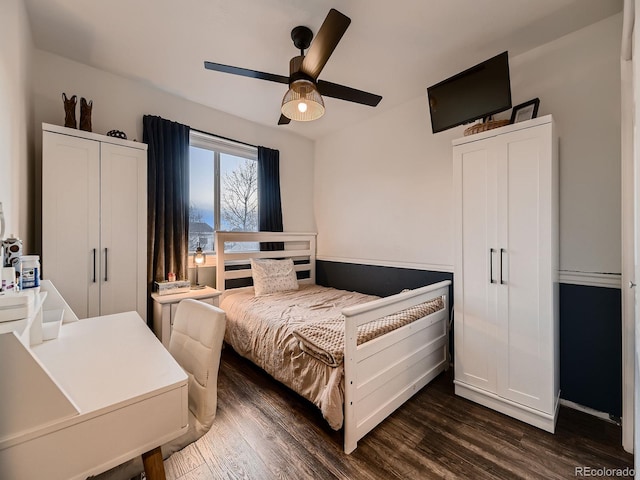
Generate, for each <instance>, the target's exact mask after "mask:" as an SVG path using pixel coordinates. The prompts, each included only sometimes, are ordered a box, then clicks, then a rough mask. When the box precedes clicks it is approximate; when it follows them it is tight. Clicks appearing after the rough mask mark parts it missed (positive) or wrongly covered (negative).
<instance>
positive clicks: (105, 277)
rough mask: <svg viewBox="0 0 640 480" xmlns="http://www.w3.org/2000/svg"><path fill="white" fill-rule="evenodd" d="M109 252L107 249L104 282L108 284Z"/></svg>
mask: <svg viewBox="0 0 640 480" xmlns="http://www.w3.org/2000/svg"><path fill="white" fill-rule="evenodd" d="M108 254H109V251H108V250H107V248H106V247H105V249H104V281H105V282H106V281H107V280H109V276H108V275H107V272H108V265H109V257H108Z"/></svg>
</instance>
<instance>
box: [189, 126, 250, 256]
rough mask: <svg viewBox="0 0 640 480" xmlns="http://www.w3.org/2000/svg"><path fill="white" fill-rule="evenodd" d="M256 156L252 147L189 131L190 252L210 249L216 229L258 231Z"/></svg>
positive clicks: (212, 248)
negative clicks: (198, 247)
mask: <svg viewBox="0 0 640 480" xmlns="http://www.w3.org/2000/svg"><path fill="white" fill-rule="evenodd" d="M257 156H258V149H257V148H255V147H251V146H248V145H243V144H240V143H236V142H233V141H230V140H226V139H223V138H220V137H215V136H212V135H208V134H205V133H200V132H196V131H193V130H192V131H191V134H190V147H189V251H190V252H193V251H195V249H196V247H197V246H198V245H200V247H201V248H202V250H204V251H205V252H213V250H214V232H215V231H217V230H229V231H234V230H235V231H257V230H258V162H257ZM255 247H256V248H257V245H256V246H255ZM227 248H229V246H227Z"/></svg>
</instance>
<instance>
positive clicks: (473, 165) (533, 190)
mask: <svg viewBox="0 0 640 480" xmlns="http://www.w3.org/2000/svg"><path fill="white" fill-rule="evenodd" d="M453 178H454V210H455V223H454V224H455V247H454V248H455V267H454V302H455V310H454V351H455V364H454V367H455V391H456V394H458V395H460V396H463V397H465V398H467V399H470V400H473V401H474V402H477V403H480V404H482V405H484V406H487V407H489V408H492V409H495V410H497V411H499V412H502V413H504V414H506V415H509V416H512V417H515V418H517V419H520V420H522V421H524V422H527V423H530V424H532V425H535V426H537V427H539V428H542V429H544V430H547V431H549V432H554V430H555V424H556V419H557V414H558V406H559V396H560V374H559V323H558V317H559V315H558V301H559V294H558V266H559V265H558V243H559V235H558V142H557V138H556V134H555V129H554V123H553V119H552V117H551V116H545V117H541V118H536V119H533V120H529V121H526V122H520V123H516V124H513V125H508V126H506V127H502V128H498V129H495V130H490V131H487V132H483V133H479V134H476V135H471V136H468V137H464V138H461V139H458V140H455V141H454V142H453Z"/></svg>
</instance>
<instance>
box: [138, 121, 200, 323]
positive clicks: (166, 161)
mask: <svg viewBox="0 0 640 480" xmlns="http://www.w3.org/2000/svg"><path fill="white" fill-rule="evenodd" d="M142 122H143V141H144V142H145V143H146V144H147V145H148V179H147V182H148V216H147V232H148V238H147V249H148V258H147V282H148V288H149V292H151V291H152V289H153V282H154V281H162V280H164V279H166V278H167V274H168V273H169V272H173V273H175V274H176V278H177V279H178V280H185V279H187V278H188V277H187V266H188V265H187V263H188V245H189V241H188V235H189V130H190V128H189V127H188V126H187V125H182V124H179V123H176V122H172V121H170V120H165V119H163V118H161V117H156V116H151V115H145V116H144V117H143V119H142ZM148 318H151V315H149V316H148Z"/></svg>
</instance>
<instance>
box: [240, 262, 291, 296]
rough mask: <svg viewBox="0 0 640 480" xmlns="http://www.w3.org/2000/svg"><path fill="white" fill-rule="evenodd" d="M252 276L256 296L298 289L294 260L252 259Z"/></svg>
mask: <svg viewBox="0 0 640 480" xmlns="http://www.w3.org/2000/svg"><path fill="white" fill-rule="evenodd" d="M251 276H252V277H253V289H254V290H255V292H256V297H259V296H261V295H268V294H270V293H276V292H286V291H287V290H298V277H297V276H296V271H295V269H294V268H293V260H292V259H290V258H286V259H284V260H272V259H253V258H252V259H251Z"/></svg>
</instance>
